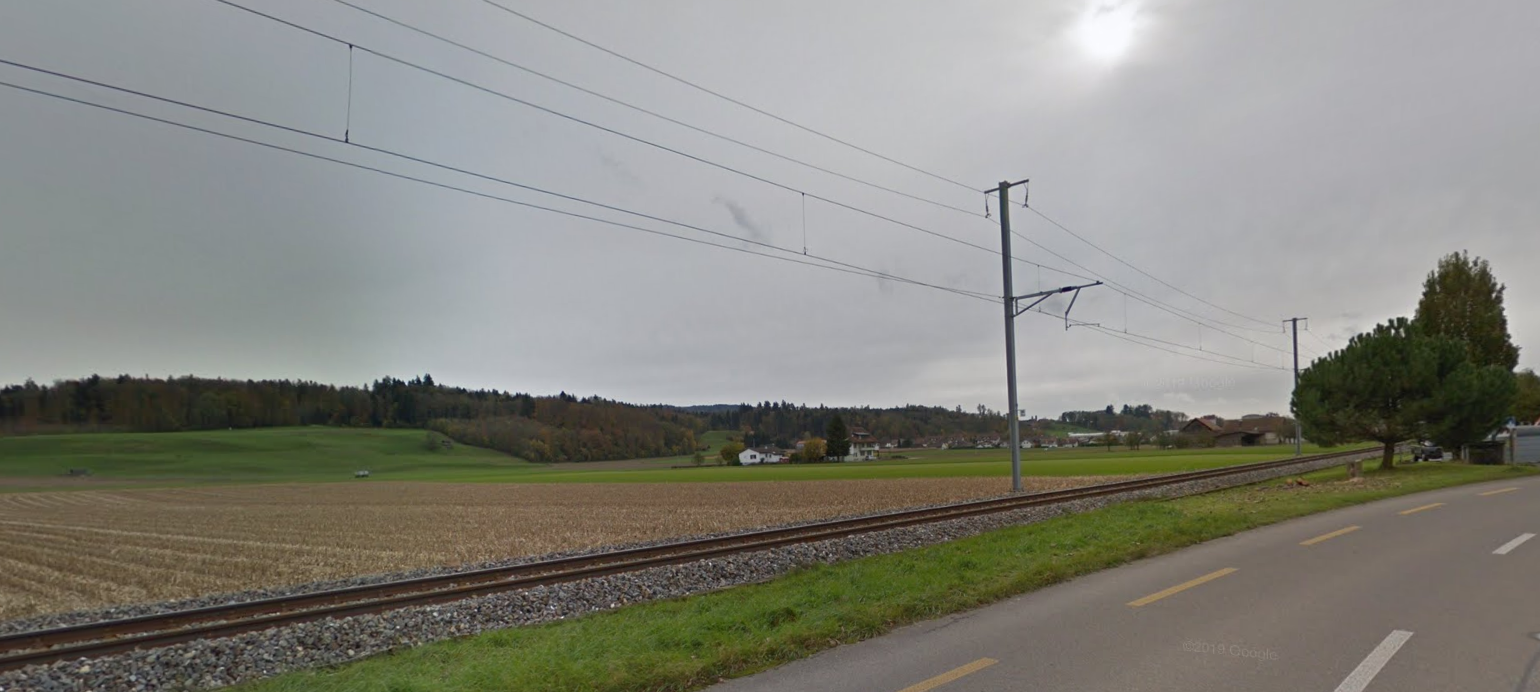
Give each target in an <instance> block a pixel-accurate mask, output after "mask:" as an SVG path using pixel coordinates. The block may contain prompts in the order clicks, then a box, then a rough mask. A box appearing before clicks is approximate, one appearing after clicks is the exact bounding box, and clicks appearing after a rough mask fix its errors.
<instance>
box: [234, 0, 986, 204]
mask: <svg viewBox="0 0 1540 692" xmlns="http://www.w3.org/2000/svg"><path fill="white" fill-rule="evenodd" d="M332 2H335V3H337V4H339V5H344V6H346V7H350V8H352V9H354V10H357V11H359V12H362V13H364V14H367V15H369V16H371V17H374V18H376V19H379V20H381V21H384V22H388V23H390V24H394V25H396V26H398V27H401V28H403V29H406V30H408V31H411V32H413V33H416V34H418V35H421V36H425V37H427V38H430V39H433V40H435V41H438V42H440V43H443V44H445V45H450V46H454V47H456V48H459V49H461V50H464V51H467V52H470V53H473V54H475V55H479V56H481V57H483V58H486V59H488V60H492V61H494V62H497V63H500V64H502V65H505V66H507V67H511V68H513V69H516V70H519V71H521V72H524V73H525V74H528V75H532V76H535V77H539V78H541V79H544V80H546V81H549V82H551V83H553V84H560V85H562V86H564V87H567V88H569V89H573V90H576V91H579V92H581V93H584V94H588V95H589V96H593V97H594V98H598V99H602V100H604V101H608V102H610V103H613V104H615V105H617V106H621V107H622V108H628V109H630V110H633V111H636V112H638V113H642V114H644V115H647V116H651V117H653V118H657V119H659V120H662V121H664V122H668V123H672V124H674V125H678V126H679V127H683V128H686V129H688V130H690V131H692V132H697V133H699V134H703V135H706V136H708V137H712V138H715V139H719V140H721V141H724V142H729V143H731V144H736V145H738V146H740V147H744V148H747V149H750V150H752V151H757V152H759V153H761V154H765V155H767V156H773V157H775V158H777V159H780V160H782V161H786V162H789V163H794V164H797V165H799V166H803V167H805V168H808V169H811V170H815V171H819V172H821V173H825V174H828V175H832V176H835V177H838V178H841V179H844V180H847V181H850V182H853V183H857V184H860V185H865V186H867V187H870V188H872V189H875V190H881V191H883V192H887V193H890V194H894V195H898V196H901V197H906V198H909V199H911V200H915V201H917V202H924V203H926V204H930V205H934V206H937V207H941V208H943V209H951V210H953V211H960V212H963V213H965V214H970V215H976V214H975V212H971V211H968V210H967V209H964V208H962V207H959V206H956V205H953V204H948V203H946V202H942V201H939V200H934V199H930V198H929V197H923V196H921V195H916V194H913V193H909V192H904V191H903V190H898V189H895V188H892V187H889V186H886V185H882V184H880V183H876V182H872V181H870V180H867V179H865V178H860V177H857V176H853V175H849V174H846V173H841V172H839V171H836V170H833V169H830V168H828V167H825V166H820V165H818V164H815V163H811V162H808V161H805V160H802V159H799V158H797V157H795V156H788V155H786V154H782V153H780V152H777V151H773V150H771V149H766V148H764V147H761V146H758V145H755V144H750V143H749V142H745V141H743V140H741V139H738V138H736V137H731V136H728V135H724V134H722V133H720V132H716V131H714V130H711V129H709V128H705V127H700V126H698V125H693V124H691V123H689V122H686V121H684V120H680V119H678V118H674V117H671V116H667V115H664V114H662V113H659V112H657V111H655V110H652V109H649V108H645V107H643V106H638V105H636V104H634V103H631V102H629V101H626V100H624V99H620V98H616V97H614V96H610V95H609V94H606V93H603V92H601V91H597V90H594V89H590V88H588V87H585V86H582V85H580V84H577V83H575V82H572V81H570V80H566V79H562V78H560V77H556V76H554V75H551V74H548V73H545V72H541V71H540V70H536V69H534V68H532V67H529V66H527V65H524V64H521V63H519V62H516V61H514V60H510V59H508V58H504V57H502V56H499V55H496V54H494V53H490V52H488V51H484V50H481V49H480V48H476V47H475V46H471V45H469V44H466V43H464V42H461V41H456V40H454V39H452V38H449V37H447V36H444V35H442V34H438V33H434V32H432V31H428V30H427V29H423V28H421V27H419V26H415V25H413V24H410V23H408V22H404V21H401V20H399V19H396V18H394V17H391V16H389V15H386V14H383V13H380V12H376V11H374V10H371V9H369V8H367V7H362V6H360V5H358V4H356V3H353V2H351V1H350V0H332ZM227 4H230V5H231V6H232V7H233V6H235V5H234V4H233V3H227Z"/></svg>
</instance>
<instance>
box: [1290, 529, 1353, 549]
mask: <svg viewBox="0 0 1540 692" xmlns="http://www.w3.org/2000/svg"><path fill="white" fill-rule="evenodd" d="M1361 528H1363V527H1361V526H1349V527H1347V528H1345V529H1337V530H1336V531H1333V532H1331V533H1328V534H1324V535H1320V536H1316V537H1315V538H1312V539H1310V540H1308V541H1300V542H1299V544H1300V545H1315V544H1317V543H1320V542H1321V541H1329V540H1331V539H1333V538H1336V537H1338V536H1341V535H1342V534H1345V533H1352V532H1354V531H1357V530H1359V529H1361Z"/></svg>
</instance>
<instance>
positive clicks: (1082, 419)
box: [1059, 404, 1187, 436]
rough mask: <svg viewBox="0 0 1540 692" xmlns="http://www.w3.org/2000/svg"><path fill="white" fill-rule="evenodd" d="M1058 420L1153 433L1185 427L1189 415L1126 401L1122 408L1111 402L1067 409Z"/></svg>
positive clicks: (1079, 424)
mask: <svg viewBox="0 0 1540 692" xmlns="http://www.w3.org/2000/svg"><path fill="white" fill-rule="evenodd" d="M1059 422H1061V423H1067V424H1069V425H1077V426H1080V427H1082V428H1089V429H1091V430H1097V431H1100V432H1111V431H1113V430H1120V431H1123V432H1139V433H1144V434H1145V435H1150V436H1153V435H1157V434H1160V433H1163V432H1166V431H1169V430H1176V429H1178V428H1180V427H1182V424H1183V423H1186V422H1187V414H1185V413H1182V412H1181V411H1165V410H1162V409H1157V408H1155V407H1153V406H1150V405H1149V404H1140V405H1138V406H1129V405H1128V404H1123V408H1122V409H1121V410H1115V409H1114V408H1113V407H1112V405H1111V404H1108V405H1107V408H1105V409H1102V410H1100V411H1065V412H1064V413H1062V414H1060V415H1059Z"/></svg>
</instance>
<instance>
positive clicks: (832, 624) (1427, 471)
mask: <svg viewBox="0 0 1540 692" xmlns="http://www.w3.org/2000/svg"><path fill="white" fill-rule="evenodd" d="M1527 473H1529V472H1528V471H1527V470H1521V469H1514V468H1510V467H1491V466H1463V465H1436V464H1428V465H1421V466H1414V467H1408V468H1404V469H1400V470H1398V471H1397V472H1396V473H1393V474H1382V473H1376V474H1370V475H1369V476H1368V477H1367V479H1366V480H1365V481H1364V482H1362V483H1355V484H1348V483H1339V482H1334V481H1336V480H1338V479H1340V478H1342V477H1343V474H1342V473H1341V471H1336V470H1333V471H1325V472H1321V473H1318V474H1314V475H1313V476H1311V477H1310V478H1311V479H1312V480H1313V481H1314V484H1313V485H1311V486H1309V487H1302V488H1299V487H1287V486H1285V485H1284V484H1283V483H1282V482H1281V481H1274V482H1271V483H1266V484H1261V485H1257V486H1250V487H1245V488H1237V489H1232V490H1227V491H1223V492H1218V493H1213V494H1209V495H1204V496H1199V497H1190V498H1182V499H1177V500H1170V501H1165V502H1139V503H1131V504H1124V505H1116V506H1113V507H1108V508H1105V509H1102V510H1099V511H1096V512H1090V513H1086V514H1081V515H1076V516H1070V517H1061V518H1059V519H1054V520H1050V521H1046V522H1042V523H1038V524H1033V525H1029V526H1023V527H1017V528H1012V529H1006V530H1002V531H996V532H992V533H988V534H984V535H980V536H977V537H974V538H970V539H966V540H961V541H956V542H953V543H948V544H943V545H937V546H932V547H929V548H924V549H919V550H913V551H909V552H905V553H899V554H894V555H883V556H877V557H872V558H866V559H862V560H855V561H851V562H847V563H843V564H838V565H832V566H820V567H814V568H809V569H805V570H800V571H798V572H795V573H793V574H791V575H788V576H786V577H784V578H781V579H777V580H775V581H772V582H769V583H765V584H759V585H753V586H744V587H738V588H734V589H729V590H726V591H721V592H717V593H712V594H706V595H702V596H695V597H691V598H685V599H679V600H673V601H664V602H658V603H650V604H643V605H638V606H632V607H628V608H623V609H620V610H616V611H611V612H607V613H600V614H596V615H592V616H589V617H584V618H580V619H577V620H572V621H567V622H561V623H553V624H550V625H544V626H539V627H528V628H519V629H511V630H504V631H500V632H494V633H490V634H486V635H481V636H478V637H471V638H466V639H461V640H455V641H449V642H442V643H439V644H434V645H430V646H425V647H421V648H418V649H413V650H409V651H403V652H400V653H395V654H387V655H384V656H379V657H375V658H372V659H369V660H366V661H362V662H359V663H355V664H352V665H348V666H344V667H341V668H338V669H334V670H325V671H310V672H303V673H296V674H290V675H287V676H282V677H279V678H274V679H271V680H266V681H262V682H259V683H255V684H252V685H247V686H243V687H241V688H240V689H241V690H242V691H243V692H291V691H292V692H298V691H300V690H304V691H306V692H309V691H316V692H344V691H346V692H353V691H358V692H362V691H364V690H370V691H373V690H389V691H391V692H419V691H421V692H428V691H430V690H431V691H435V692H437V691H440V690H442V691H445V692H490V691H492V690H498V691H508V692H513V691H518V690H542V691H549V690H603V691H610V692H631V691H639V690H692V689H698V688H701V687H704V686H706V685H709V684H711V683H713V682H716V681H717V680H718V679H721V678H726V677H735V676H739V675H744V674H747V673H752V672H755V671H758V670H762V669H765V668H768V667H771V666H774V665H777V664H780V663H785V662H787V661H791V660H794V659H797V658H800V657H803V656H807V655H808V654H811V653H813V652H816V651H819V650H822V649H826V648H829V647H832V646H835V645H838V644H840V643H845V642H853V641H858V640H861V639H866V638H869V637H873V636H876V635H879V634H882V633H884V632H887V631H889V630H891V629H893V628H895V627H898V626H900V625H903V624H906V623H911V622H915V621H919V620H923V619H927V618H932V617H936V616H940V615H944V614H947V613H953V612H957V611H961V610H967V609H970V608H974V607H978V606H981V605H984V604H988V603H991V602H994V601H998V600H1001V599H1004V598H1007V597H1010V596H1013V595H1015V594H1019V593H1022V592H1026V591H1031V590H1033V589H1037V588H1041V587H1043V586H1047V585H1050V584H1054V583H1057V582H1061V581H1064V580H1067V579H1070V578H1072V577H1075V576H1078V575H1081V574H1086V573H1089V572H1094V571H1097V570H1102V569H1106V568H1108V567H1113V566H1116V565H1120V564H1123V563H1125V562H1129V561H1132V560H1136V559H1139V558H1143V557H1149V556H1152V555H1158V554H1161V553H1166V552H1170V551H1173V550H1176V549H1179V548H1182V547H1186V546H1189V545H1193V544H1195V543H1200V542H1202V541H1206V540H1210V539H1214V538H1219V537H1221V536H1226V535H1229V534H1232V533H1236V532H1239V531H1244V530H1247V529H1251V528H1255V527H1258V526H1263V525H1266V524H1272V523H1275V522H1278V521H1283V520H1285V519H1290V518H1294V517H1298V516H1302V515H1306V514H1311V513H1314V512H1321V511H1325V510H1330V509H1336V508H1339V507H1345V506H1348V505H1353V504H1358V503H1362V502H1368V501H1371V500H1378V499H1382V498H1386V497H1393V496H1396V495H1404V494H1407V493H1413V492H1418V491H1422V490H1431V489H1434V488H1441V487H1446V486H1451V485H1459V484H1463V483H1474V482H1479V481H1487V480H1495V479H1501V478H1510V477H1519V476H1522V475H1526V474H1527Z"/></svg>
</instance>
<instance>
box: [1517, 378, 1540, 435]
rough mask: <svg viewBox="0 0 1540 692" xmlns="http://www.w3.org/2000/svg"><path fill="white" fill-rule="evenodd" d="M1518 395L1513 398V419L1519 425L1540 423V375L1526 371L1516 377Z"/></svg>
mask: <svg viewBox="0 0 1540 692" xmlns="http://www.w3.org/2000/svg"><path fill="white" fill-rule="evenodd" d="M1516 379H1517V380H1518V383H1517V384H1518V394H1517V395H1516V396H1514V397H1513V417H1514V419H1515V420H1517V421H1518V422H1519V423H1526V424H1527V423H1534V422H1536V421H1540V375H1536V374H1535V371H1534V370H1533V369H1527V368H1526V369H1525V370H1524V371H1523V372H1520V373H1519V374H1518V376H1517V377H1516Z"/></svg>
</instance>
